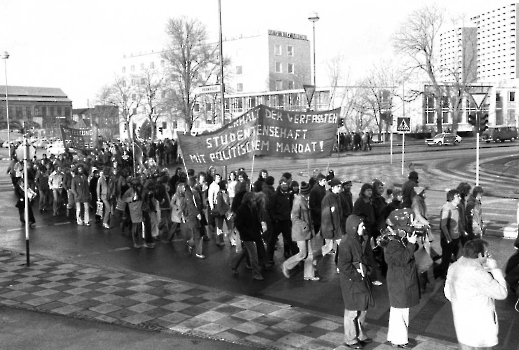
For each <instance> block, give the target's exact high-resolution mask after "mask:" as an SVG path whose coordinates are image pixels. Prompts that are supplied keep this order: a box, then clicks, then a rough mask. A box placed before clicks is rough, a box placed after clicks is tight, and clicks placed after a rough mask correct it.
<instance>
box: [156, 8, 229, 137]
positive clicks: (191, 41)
mask: <svg viewBox="0 0 519 350" xmlns="http://www.w3.org/2000/svg"><path fill="white" fill-rule="evenodd" d="M166 34H167V35H168V38H169V43H168V46H167V49H166V50H165V51H164V52H163V57H164V59H165V60H166V61H167V63H168V67H167V72H168V81H167V82H168V85H169V91H168V97H169V103H170V108H171V109H172V113H175V110H178V111H179V112H180V113H179V114H180V117H181V118H183V119H184V121H185V122H186V124H187V125H188V129H189V130H191V128H192V127H193V123H194V121H195V118H197V117H196V116H195V115H194V114H193V107H194V105H195V103H196V96H195V94H194V89H195V88H196V87H197V86H199V85H205V84H206V82H207V81H208V79H209V77H210V76H212V75H213V74H216V75H217V76H218V74H219V73H218V69H217V67H218V64H219V61H218V46H217V45H210V44H208V43H207V32H206V29H205V26H204V25H203V24H202V23H201V22H200V21H199V20H197V19H189V18H187V17H184V16H182V17H179V18H173V19H169V21H168V24H167V26H166ZM204 73H205V74H204ZM219 81H221V79H219Z"/></svg>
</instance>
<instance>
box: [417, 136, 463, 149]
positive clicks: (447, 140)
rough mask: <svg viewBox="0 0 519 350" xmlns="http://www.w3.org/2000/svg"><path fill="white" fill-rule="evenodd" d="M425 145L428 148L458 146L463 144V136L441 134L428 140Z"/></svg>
mask: <svg viewBox="0 0 519 350" xmlns="http://www.w3.org/2000/svg"><path fill="white" fill-rule="evenodd" d="M425 143H426V144H427V146H433V145H434V146H441V145H458V144H460V143H461V136H459V135H455V134H451V133H441V134H438V135H436V136H434V137H433V138H432V139H426V140H425Z"/></svg>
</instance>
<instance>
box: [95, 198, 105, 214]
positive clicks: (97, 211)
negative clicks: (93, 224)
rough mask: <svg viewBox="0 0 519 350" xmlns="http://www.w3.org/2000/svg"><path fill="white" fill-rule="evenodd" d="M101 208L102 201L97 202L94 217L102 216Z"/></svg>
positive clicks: (102, 206) (102, 205)
mask: <svg viewBox="0 0 519 350" xmlns="http://www.w3.org/2000/svg"><path fill="white" fill-rule="evenodd" d="M103 208H104V204H103V201H97V209H96V215H97V216H101V217H102V216H103Z"/></svg>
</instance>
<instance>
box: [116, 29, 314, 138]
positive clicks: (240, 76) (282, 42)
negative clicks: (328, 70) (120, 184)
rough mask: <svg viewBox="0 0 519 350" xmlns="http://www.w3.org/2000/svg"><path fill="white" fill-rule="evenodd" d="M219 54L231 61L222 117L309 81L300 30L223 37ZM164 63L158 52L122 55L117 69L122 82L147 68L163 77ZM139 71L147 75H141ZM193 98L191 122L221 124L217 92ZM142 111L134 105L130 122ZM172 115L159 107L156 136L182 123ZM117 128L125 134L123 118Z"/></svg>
mask: <svg viewBox="0 0 519 350" xmlns="http://www.w3.org/2000/svg"><path fill="white" fill-rule="evenodd" d="M214 45H216V44H214ZM223 54H224V57H225V58H226V59H227V58H228V59H229V60H230V63H229V65H228V66H227V67H226V71H227V72H228V73H227V74H226V76H225V80H224V85H225V101H224V104H225V117H224V118H223V122H225V120H229V118H232V117H234V116H235V113H233V111H235V110H241V109H242V108H241V107H240V105H242V106H246V105H249V104H250V101H254V100H255V99H257V97H256V96H259V95H262V94H265V96H268V95H269V92H273V91H284V92H286V91H287V90H297V91H294V92H293V95H297V94H299V93H300V91H302V88H303V85H304V84H310V82H311V55H310V42H309V40H308V39H307V38H306V36H305V35H300V34H295V33H288V32H280V31H274V30H268V31H265V32H264V33H261V34H257V35H250V36H241V37H238V38H231V39H226V40H225V41H224V42H223ZM166 65H167V63H166V62H165V60H164V58H163V57H162V52H161V51H158V52H151V53H145V54H137V55H130V56H124V58H123V60H122V65H121V71H120V72H121V73H120V74H121V77H123V78H124V80H125V81H126V82H125V84H139V83H144V82H145V80H147V79H149V75H150V73H153V74H155V75H157V76H159V77H160V76H163V74H164V69H165V67H166ZM143 75H146V78H145V77H143ZM216 83H217V81H216V75H215V74H214V73H213V75H212V77H208V79H207V84H209V85H210V84H216ZM166 93H167V88H166V87H165V88H164V89H159V91H158V96H157V98H162V99H164V98H167V96H166ZM319 94H320V91H319V90H317V92H316V95H317V97H316V98H319V97H318V96H319ZM273 95H276V94H273ZM284 95H285V94H284V93H282V94H280V96H284ZM287 96H288V95H287ZM129 98H130V99H131V100H137V99H139V98H141V97H140V96H137V94H135V93H132V94H130V96H129ZM196 98H197V103H196V104H195V106H194V113H195V121H194V125H193V127H194V128H195V129H213V128H215V127H217V126H218V125H221V124H222V117H221V107H220V106H221V99H220V94H219V93H217V92H216V93H215V92H213V93H210V94H200V95H197V96H196ZM272 98H274V97H272ZM277 98H278V97H276V99H277ZM280 98H281V100H280V101H281V103H280V105H283V104H286V103H288V97H287V102H283V97H280ZM248 101H249V102H248ZM258 101H259V99H258ZM267 101H268V98H267ZM258 104H259V103H258ZM276 104H278V103H277V102H276ZM145 110H146V107H145V106H144V105H143V104H142V103H141V104H140V107H137V110H136V112H137V114H136V115H135V116H134V117H133V118H132V119H133V120H132V123H134V124H137V125H142V123H143V122H144V121H145V119H146V118H145ZM172 115H174V113H169V112H163V113H161V115H160V116H159V117H158V119H157V123H156V124H157V126H160V128H162V129H161V130H162V132H161V133H158V134H157V136H158V137H159V138H165V137H172V136H173V135H174V129H184V128H185V124H184V122H183V120H182V118H175V117H172ZM120 128H121V130H120V131H121V132H120V134H121V136H124V135H125V132H124V123H121V126H120Z"/></svg>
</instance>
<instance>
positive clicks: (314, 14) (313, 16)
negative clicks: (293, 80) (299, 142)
mask: <svg viewBox="0 0 519 350" xmlns="http://www.w3.org/2000/svg"><path fill="white" fill-rule="evenodd" d="M308 20H309V21H310V22H312V29H313V44H312V45H313V54H314V88H315V87H316V86H317V84H316V79H315V22H317V21H318V20H319V15H318V14H317V12H315V11H314V12H312V13H311V14H310V16H309V17H308ZM314 109H315V110H316V111H317V100H315V101H314Z"/></svg>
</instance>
